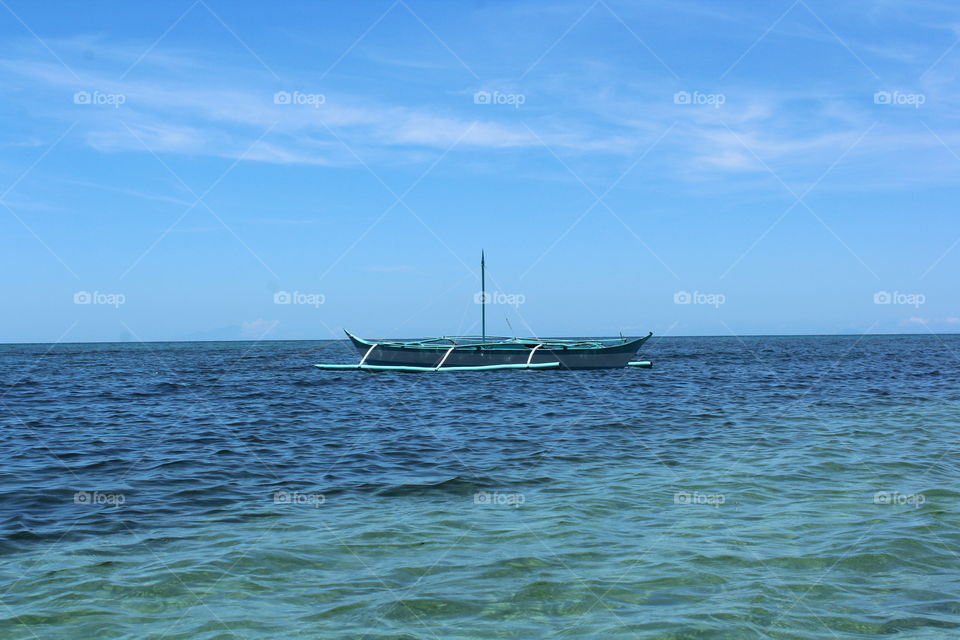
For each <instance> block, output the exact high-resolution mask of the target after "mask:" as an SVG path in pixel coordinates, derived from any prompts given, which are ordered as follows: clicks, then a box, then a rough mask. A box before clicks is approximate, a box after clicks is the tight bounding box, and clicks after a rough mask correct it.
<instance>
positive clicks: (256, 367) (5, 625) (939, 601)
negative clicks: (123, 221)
mask: <svg viewBox="0 0 960 640" xmlns="http://www.w3.org/2000/svg"><path fill="white" fill-rule="evenodd" d="M643 354H644V355H646V356H648V357H650V358H651V359H653V360H654V362H655V368H654V369H652V370H616V371H581V372H556V371H554V372H530V371H504V372H495V373H493V372H488V373H478V372H466V373H457V374H397V373H381V374H364V373H359V372H321V371H317V370H315V369H313V368H312V367H310V366H309V365H311V364H312V363H313V362H319V361H327V362H330V361H343V362H348V361H353V360H355V359H356V356H355V354H353V353H351V352H350V351H349V350H348V349H347V347H346V345H344V344H343V343H340V342H335V343H321V342H317V343H310V342H271V343H265V344H259V345H255V344H253V343H193V344H189V343H169V344H149V345H132V344H113V345H61V346H57V347H51V346H50V345H7V346H2V347H0V357H2V361H3V364H4V367H3V368H2V372H0V395H2V398H0V415H2V417H3V422H2V425H3V430H2V431H0V453H2V459H3V461H4V463H3V465H2V468H0V594H2V595H0V638H3V639H6V638H44V639H46V638H94V637H102V638H153V639H160V638H171V639H173V638H287V637H291V638H292V637H296V638H359V637H365V638H371V639H373V638H437V639H442V640H446V639H448V638H784V639H786V638H798V639H799V638H874V637H877V636H880V635H883V636H886V637H894V638H911V639H912V638H953V637H958V636H960V629H958V627H960V528H958V524H960V516H958V508H957V507H958V498H960V487H958V482H960V481H958V477H960V474H958V446H960V438H958V436H960V336H868V337H863V338H858V337H834V336H813V337H747V338H742V339H741V338H735V337H730V338H665V339H659V340H657V339H656V338H654V339H652V340H651V342H650V343H649V344H648V346H647V347H646V348H645V349H644V351H643Z"/></svg>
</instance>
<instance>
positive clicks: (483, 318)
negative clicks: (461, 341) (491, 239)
mask: <svg viewBox="0 0 960 640" xmlns="http://www.w3.org/2000/svg"><path fill="white" fill-rule="evenodd" d="M480 331H481V342H486V341H487V267H486V264H485V263H484V259H483V249H481V250H480Z"/></svg>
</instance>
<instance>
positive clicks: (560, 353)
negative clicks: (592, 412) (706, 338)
mask: <svg viewBox="0 0 960 640" xmlns="http://www.w3.org/2000/svg"><path fill="white" fill-rule="evenodd" d="M480 273H481V276H480V278H481V308H482V311H481V335H479V336H441V337H438V338H421V339H419V340H406V341H398V340H365V339H363V338H359V337H357V336H355V335H353V334H352V333H350V332H349V331H346V330H345V331H344V333H346V334H347V338H348V339H349V340H350V342H351V343H352V344H353V346H354V347H356V349H357V351H358V352H359V354H360V356H361V358H360V362H359V364H318V365H315V366H317V367H319V368H320V369H326V370H344V369H360V370H365V371H490V370H497V369H615V368H623V367H640V368H650V367H652V366H653V364H652V363H651V362H650V361H649V360H634V359H633V358H634V356H635V355H636V353H637V351H638V350H639V349H640V347H641V346H643V343H644V342H646V341H647V340H648V339H649V338H650V336H652V335H653V333H652V332H650V333H648V334H647V335H645V336H643V337H639V338H624V337H622V336H621V337H619V338H573V339H562V338H517V337H508V336H488V335H487V318H486V302H487V296H486V262H485V259H484V256H483V254H482V253H481V257H480Z"/></svg>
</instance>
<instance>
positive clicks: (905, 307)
mask: <svg viewBox="0 0 960 640" xmlns="http://www.w3.org/2000/svg"><path fill="white" fill-rule="evenodd" d="M958 43H960V5H957V4H956V3H951V2H946V1H944V2H933V1H929V2H928V1H925V0H917V1H913V2H894V1H892V0H862V1H857V2H844V3H836V2H827V1H825V0H796V1H790V0H777V1H771V2H764V3H757V2H750V1H747V0H742V1H738V0H731V1H729V2H724V3H717V2H715V1H714V0H703V1H699V0H677V1H674V2H670V3H655V2H647V1H643V2H625V1H622V0H577V1H573V0H570V1H563V2H516V1H509V2H507V1H500V0H477V1H474V2H457V3H453V2H445V1H425V0H395V1H393V0H385V1H374V0H370V1H369V2H353V3H335V2H313V1H309V2H307V1H296V0H290V1H285V2H283V3H275V4H264V3H254V2H227V1H226V0H196V1H193V2H191V1H190V0H184V1H182V2H180V1H174V0H171V1H169V2H162V3H136V4H132V3H129V2H122V1H110V0H104V1H102V2H93V3H90V2H86V3H77V2H43V3H38V2H31V1H27V0H0V97H2V100H0V266H2V269H3V272H4V274H5V277H4V278H3V279H2V281H0V299H2V301H3V304H2V309H3V313H2V314H0V342H80V341H128V340H143V341H154V340H205V339H206V340H214V339H248V340H260V339H263V340H274V339H328V338H334V337H342V333H341V331H342V329H344V328H346V329H348V330H350V331H351V332H353V333H356V334H359V335H363V336H367V337H398V338H399V337H417V336H427V335H444V334H445V335H451V334H476V333H479V330H480V305H479V304H478V301H479V296H478V295H477V294H478V292H479V291H480V278H479V262H480V253H481V250H482V251H484V252H485V254H486V263H487V292H488V298H487V300H488V304H487V326H488V332H490V333H494V334H501V335H504V334H509V335H513V334H524V335H535V336H611V335H617V334H618V333H620V332H622V333H623V334H624V335H645V334H646V333H647V332H648V331H652V332H654V334H656V335H747V334H817V333H840V334H863V333H928V332H935V333H942V332H955V331H958V330H960V304H958V296H957V273H958V269H960V247H958V244H960V216H958V212H957V203H958V202H960V184H958V177H960V93H958V92H957V89H956V87H957V86H958V84H957V80H958V74H960V45H958Z"/></svg>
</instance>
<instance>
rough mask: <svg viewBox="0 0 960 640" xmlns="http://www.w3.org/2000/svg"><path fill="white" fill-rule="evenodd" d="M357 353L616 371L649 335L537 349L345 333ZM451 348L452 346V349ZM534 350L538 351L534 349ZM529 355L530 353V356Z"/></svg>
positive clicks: (378, 360) (432, 363) (447, 362)
mask: <svg viewBox="0 0 960 640" xmlns="http://www.w3.org/2000/svg"><path fill="white" fill-rule="evenodd" d="M347 335H348V336H349V338H350V341H351V342H352V343H353V345H354V347H356V349H357V351H358V352H359V353H360V357H361V358H362V359H363V360H362V361H363V363H364V364H370V365H379V366H398V367H438V366H441V364H442V366H443V368H447V367H483V366H492V365H504V364H509V365H525V364H528V363H533V364H544V363H555V362H559V368H561V369H619V368H622V367H625V366H627V363H628V362H629V361H630V360H631V358H633V356H634V355H636V353H637V350H638V349H640V347H641V346H642V345H643V343H644V342H646V341H647V339H648V338H649V337H650V336H645V337H643V338H636V339H634V340H625V341H624V342H621V343H616V344H612V345H610V346H602V347H591V348H577V347H575V346H574V347H551V346H542V347H537V343H536V342H524V343H518V344H506V345H493V346H491V345H482V344H468V345H451V344H445V343H438V344H436V345H422V344H420V345H416V346H405V345H398V344H397V343H392V344H391V343H380V342H376V341H370V340H363V339H361V338H357V337H356V336H353V335H350V334H349V333H348V334H347ZM451 347H454V348H453V349H452V350H451ZM535 347H537V348H535ZM531 352H532V354H531Z"/></svg>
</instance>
